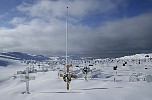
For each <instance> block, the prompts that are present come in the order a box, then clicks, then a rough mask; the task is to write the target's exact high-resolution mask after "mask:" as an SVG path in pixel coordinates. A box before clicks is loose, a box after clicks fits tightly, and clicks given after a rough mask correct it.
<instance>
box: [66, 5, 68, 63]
mask: <svg viewBox="0 0 152 100" xmlns="http://www.w3.org/2000/svg"><path fill="white" fill-rule="evenodd" d="M67 57H68V7H67V15H66V65H68V64H67V63H68V59H67Z"/></svg>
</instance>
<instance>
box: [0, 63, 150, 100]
mask: <svg viewBox="0 0 152 100" xmlns="http://www.w3.org/2000/svg"><path fill="white" fill-rule="evenodd" d="M131 64H132V63H131ZM132 65H133V64H132ZM148 65H150V64H149V63H147V64H146V65H144V66H148ZM109 66H110V64H109ZM142 66H143V65H142ZM26 67H27V65H25V64H20V63H18V64H16V65H11V66H8V67H0V100H61V99H62V100H152V82H151V83H147V82H146V81H138V82H129V77H130V75H131V74H132V73H134V72H143V73H144V71H143V68H142V67H140V68H138V69H137V67H136V65H135V64H134V66H130V64H128V65H126V66H123V67H122V66H121V67H119V66H118V71H117V77H116V79H117V82H114V81H113V78H114V76H113V74H114V72H113V70H112V67H104V68H101V69H102V70H101V72H100V75H99V76H100V78H92V79H89V80H88V81H85V80H84V78H83V77H80V78H77V79H72V81H71V83H70V90H66V83H65V82H64V81H63V79H62V78H59V77H58V71H48V72H45V73H43V72H38V73H32V74H30V75H31V76H35V77H36V79H35V80H31V81H30V94H21V92H24V91H25V82H23V81H21V79H20V78H19V76H20V75H17V76H18V78H16V79H13V77H11V76H13V75H14V74H15V73H16V72H17V71H19V70H25V68H26ZM96 68H98V67H97V66H96ZM146 73H148V74H150V75H152V67H151V66H149V69H148V71H147V72H146ZM97 74H98V73H97ZM103 76H104V77H103Z"/></svg>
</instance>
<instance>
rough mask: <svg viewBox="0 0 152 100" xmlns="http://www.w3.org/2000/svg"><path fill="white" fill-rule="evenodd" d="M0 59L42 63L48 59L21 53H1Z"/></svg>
mask: <svg viewBox="0 0 152 100" xmlns="http://www.w3.org/2000/svg"><path fill="white" fill-rule="evenodd" d="M0 58H7V59H13V60H37V61H43V60H48V59H49V58H48V57H45V56H43V55H31V54H27V53H22V52H2V53H0Z"/></svg>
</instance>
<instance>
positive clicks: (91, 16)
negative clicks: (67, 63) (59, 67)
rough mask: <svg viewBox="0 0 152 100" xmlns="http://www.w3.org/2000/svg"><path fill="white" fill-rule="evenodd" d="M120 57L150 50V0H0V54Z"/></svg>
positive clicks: (151, 36)
mask: <svg viewBox="0 0 152 100" xmlns="http://www.w3.org/2000/svg"><path fill="white" fill-rule="evenodd" d="M67 6H68V7H69V15H68V16H69V26H68V27H69V35H68V38H69V39H68V43H69V47H68V51H69V54H74V55H81V56H93V57H119V56H123V55H130V54H135V53H150V52H152V0H0V50H1V51H21V52H28V53H36V54H46V55H61V54H62V55H63V54H65V34H66V10H67V9H66V7H67Z"/></svg>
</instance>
